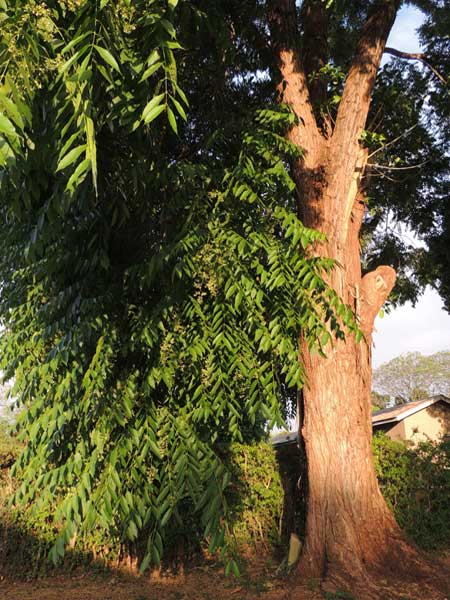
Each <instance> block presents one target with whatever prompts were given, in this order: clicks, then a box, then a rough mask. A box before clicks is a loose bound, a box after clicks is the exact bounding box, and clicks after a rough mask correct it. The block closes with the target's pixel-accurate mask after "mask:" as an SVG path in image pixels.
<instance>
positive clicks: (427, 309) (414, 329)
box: [373, 6, 450, 367]
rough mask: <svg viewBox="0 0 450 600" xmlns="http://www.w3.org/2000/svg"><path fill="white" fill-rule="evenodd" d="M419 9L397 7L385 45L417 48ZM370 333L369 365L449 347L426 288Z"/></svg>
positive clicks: (445, 321) (449, 334)
mask: <svg viewBox="0 0 450 600" xmlns="http://www.w3.org/2000/svg"><path fill="white" fill-rule="evenodd" d="M422 21H423V17H422V14H421V13H420V11H418V10H417V9H415V8H413V7H410V6H407V7H404V8H402V10H400V12H399V14H398V17H397V20H396V22H395V24H394V27H393V29H392V31H391V35H390V37H389V40H388V45H389V46H392V47H394V48H396V49H397V50H403V51H404V52H418V51H420V46H419V42H418V39H417V36H416V34H415V30H416V29H417V27H418V26H419V25H420V24H421V23H422ZM375 329H376V331H375V332H374V335H373V340H374V348H373V366H374V367H377V366H379V365H380V364H382V363H384V362H387V361H389V360H391V359H392V358H394V357H396V356H398V355H400V354H404V353H405V352H414V351H418V352H421V353H422V354H434V352H438V351H439V350H450V315H449V314H448V313H447V312H445V311H444V310H443V304H442V300H441V299H440V297H439V295H438V294H437V292H435V291H434V290H432V289H431V288H427V289H426V291H425V293H424V294H423V296H422V297H421V298H420V300H419V302H418V303H417V305H416V307H415V308H413V306H412V305H411V303H409V302H408V303H407V304H405V306H402V307H400V308H398V309H396V310H394V311H392V312H391V313H390V314H388V315H385V317H384V318H383V319H380V318H377V320H376V323H375Z"/></svg>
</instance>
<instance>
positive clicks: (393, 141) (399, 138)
mask: <svg viewBox="0 0 450 600" xmlns="http://www.w3.org/2000/svg"><path fill="white" fill-rule="evenodd" d="M417 125H418V123H415V124H414V125H413V126H412V127H410V128H409V129H407V130H406V131H404V132H403V133H401V134H400V135H399V136H397V137H396V138H395V139H393V140H391V141H390V142H388V143H387V144H384V146H381V148H377V149H376V150H374V151H373V152H372V153H371V154H369V156H368V157H367V158H368V159H369V158H370V157H371V156H373V155H374V154H376V153H377V152H380V151H381V150H384V149H385V148H389V146H392V144H395V142H398V140H401V139H402V138H403V137H406V136H407V135H408V134H409V133H411V131H412V130H413V129H415V128H416V127H417Z"/></svg>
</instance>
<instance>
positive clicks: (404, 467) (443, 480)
mask: <svg viewBox="0 0 450 600" xmlns="http://www.w3.org/2000/svg"><path fill="white" fill-rule="evenodd" d="M374 453H375V465H376V469H377V473H378V478H379V481H380V486H381V490H382V492H383V495H384V497H385V498H386V500H387V502H388V503H389V505H390V506H391V508H392V510H393V512H394V514H395V517H396V519H397V521H398V523H399V524H400V526H401V527H402V528H403V529H404V530H405V532H406V533H407V535H408V536H409V537H410V538H411V539H413V540H414V541H415V542H416V543H417V544H419V545H420V546H421V547H422V548H425V549H436V548H448V545H449V540H450V506H449V503H448V498H449V495H450V444H449V442H442V443H441V444H434V443H431V442H429V443H428V442H427V443H421V444H420V445H418V446H417V447H409V446H407V445H405V444H404V443H403V442H396V441H393V440H391V439H389V438H388V437H387V436H385V435H379V434H377V435H376V436H375V437H374Z"/></svg>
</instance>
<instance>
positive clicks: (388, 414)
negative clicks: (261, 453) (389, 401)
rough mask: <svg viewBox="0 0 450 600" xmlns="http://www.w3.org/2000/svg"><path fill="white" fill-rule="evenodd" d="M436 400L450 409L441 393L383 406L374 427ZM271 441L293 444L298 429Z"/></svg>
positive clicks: (392, 420) (277, 434)
mask: <svg viewBox="0 0 450 600" xmlns="http://www.w3.org/2000/svg"><path fill="white" fill-rule="evenodd" d="M436 402H445V403H446V404H448V406H449V409H450V398H447V396H443V395H442V394H439V395H438V396H432V397H431V398H427V399H426V400H418V401H417V402H408V403H407V404H401V405H400V406H392V407H390V408H383V410H379V411H377V412H376V413H373V415H372V425H373V427H377V426H378V425H385V424H387V423H395V422H398V421H403V419H405V418H406V417H409V416H410V415H413V414H414V413H416V412H419V411H420V410H423V409H424V408H428V406H431V405H432V404H436ZM270 441H271V443H272V444H273V445H274V446H282V445H283V444H293V443H294V442H296V441H297V431H282V432H281V433H275V434H273V435H271V436H270Z"/></svg>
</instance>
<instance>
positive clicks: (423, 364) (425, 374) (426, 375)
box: [373, 351, 450, 402]
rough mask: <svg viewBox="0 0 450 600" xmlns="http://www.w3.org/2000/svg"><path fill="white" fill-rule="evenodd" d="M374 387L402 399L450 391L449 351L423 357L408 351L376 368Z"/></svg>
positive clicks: (424, 396)
mask: <svg viewBox="0 0 450 600" xmlns="http://www.w3.org/2000/svg"><path fill="white" fill-rule="evenodd" d="M373 387H374V389H375V390H377V391H379V392H381V393H382V394H386V395H388V396H389V397H391V398H399V399H401V401H402V402H414V401H415V400H422V399H424V398H428V397H430V396H434V395H436V394H444V395H446V396H448V395H449V394H450V352H445V351H444V352H437V353H436V354H431V355H430V356H423V355H422V354H420V352H409V353H407V354H403V355H402V356H398V357H397V358H394V359H392V360H391V361H389V362H388V363H385V364H383V365H381V366H380V367H378V368H377V369H375V371H374V373H373Z"/></svg>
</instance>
